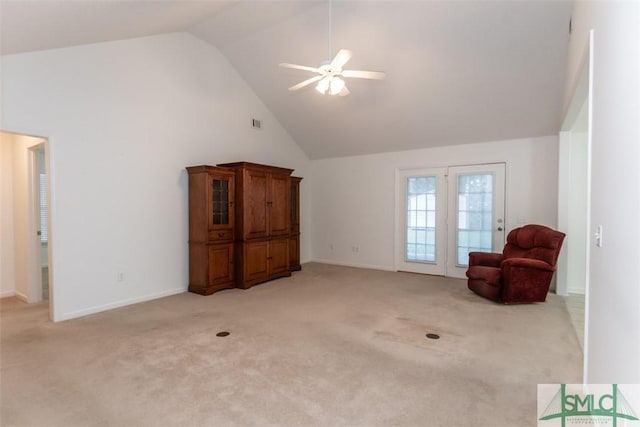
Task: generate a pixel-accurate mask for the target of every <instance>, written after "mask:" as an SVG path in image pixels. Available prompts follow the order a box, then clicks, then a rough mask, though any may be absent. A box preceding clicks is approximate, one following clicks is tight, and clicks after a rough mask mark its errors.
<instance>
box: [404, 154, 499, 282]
mask: <svg viewBox="0 0 640 427" xmlns="http://www.w3.org/2000/svg"><path fill="white" fill-rule="evenodd" d="M504 171H505V166H504V163H495V164H484V165H472V166H452V167H448V168H430V169H413V170H402V171H399V172H398V175H397V176H398V180H397V181H398V197H397V200H398V202H397V203H398V206H397V212H398V214H397V217H398V221H397V228H396V248H397V253H396V269H397V270H401V271H410V272H415V273H424V274H436V275H443V276H449V277H460V278H464V277H465V271H466V269H467V265H468V259H469V252H472V251H480V252H499V251H501V250H502V247H503V246H504V239H505V229H504V204H505V200H504V191H505V172H504Z"/></svg>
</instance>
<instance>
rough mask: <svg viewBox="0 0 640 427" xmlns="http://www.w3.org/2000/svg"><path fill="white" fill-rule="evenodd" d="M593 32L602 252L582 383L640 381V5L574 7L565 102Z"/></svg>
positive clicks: (594, 195) (595, 253) (593, 279)
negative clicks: (639, 280) (639, 220)
mask: <svg viewBox="0 0 640 427" xmlns="http://www.w3.org/2000/svg"><path fill="white" fill-rule="evenodd" d="M591 29H593V30H594V46H593V52H594V53H593V67H594V68H593V114H592V175H591V180H592V181H591V184H592V185H591V189H592V191H591V225H592V227H593V228H594V230H592V232H593V231H595V227H596V226H597V225H602V226H603V247H602V248H598V247H596V246H595V242H594V241H593V240H594V239H591V247H590V253H591V259H590V265H589V271H590V273H589V290H588V292H589V297H588V306H587V308H586V310H587V312H588V317H589V328H588V334H587V337H586V338H587V339H586V349H585V357H586V369H585V373H586V378H585V381H588V382H591V383H640V363H638V361H639V360H640V286H639V285H638V272H637V265H638V261H639V259H638V258H639V254H640V239H638V231H637V230H638V218H640V193H639V192H638V190H637V188H636V185H637V183H638V182H640V168H639V167H638V164H639V162H640V144H639V143H638V141H640V122H639V121H638V118H639V117H640V55H639V54H638V53H639V50H638V49H639V48H638V40H640V3H639V2H596V1H589V2H587V1H577V2H576V3H575V5H574V12H573V34H572V36H571V41H570V46H569V66H568V74H567V75H568V79H567V85H566V91H565V100H566V102H567V103H568V102H569V100H570V99H571V96H572V93H573V90H574V87H575V86H576V80H577V75H578V72H579V70H580V66H581V61H582V57H583V54H584V49H585V48H586V45H587V40H588V32H589V30H591Z"/></svg>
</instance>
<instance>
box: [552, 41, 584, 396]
mask: <svg viewBox="0 0 640 427" xmlns="http://www.w3.org/2000/svg"><path fill="white" fill-rule="evenodd" d="M592 49H593V31H591V32H590V33H589V40H588V44H587V47H586V49H585V54H584V59H583V62H582V67H581V68H580V71H579V73H580V74H579V76H578V79H577V83H576V87H575V88H574V91H573V96H572V98H571V100H570V102H569V106H568V109H567V112H566V115H565V118H564V121H563V123H562V127H561V131H560V134H559V153H558V154H559V155H558V166H559V167H558V228H559V229H560V230H561V231H563V232H564V233H566V234H567V239H565V248H564V250H563V251H562V252H561V253H560V257H559V259H558V267H557V285H556V293H557V294H558V295H562V296H565V297H567V298H566V300H565V301H566V303H567V311H568V312H569V316H570V318H571V321H572V323H573V326H574V329H575V331H576V335H577V337H578V341H579V343H580V345H581V347H582V349H583V382H585V383H587V382H588V378H587V371H586V366H587V359H588V347H589V346H588V338H589V333H588V332H589V259H590V249H589V248H590V244H591V243H590V242H591V233H590V229H591V123H592V114H593V109H592V86H593V52H592Z"/></svg>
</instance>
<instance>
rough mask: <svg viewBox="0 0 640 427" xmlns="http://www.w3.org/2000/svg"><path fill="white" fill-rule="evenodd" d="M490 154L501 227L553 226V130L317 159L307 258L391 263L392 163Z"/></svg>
mask: <svg viewBox="0 0 640 427" xmlns="http://www.w3.org/2000/svg"><path fill="white" fill-rule="evenodd" d="M494 162H506V175H507V192H506V199H507V203H506V218H505V225H506V227H507V230H510V229H512V228H514V227H516V226H518V225H522V224H525V223H538V224H545V225H548V226H551V227H555V226H556V216H557V211H556V210H557V180H558V174H557V168H558V138H557V137H555V136H550V137H542V138H528V139H520V140H510V141H495V142H487V143H480V144H470V145H458V146H452V147H440V148H431V149H423V150H412V151H400V152H393V153H385V154H375V155H368V156H356V157H343V158H336V159H325V160H316V161H313V163H312V168H313V174H312V176H313V180H312V181H313V182H312V185H313V190H312V193H313V200H312V218H311V221H312V231H311V237H312V238H311V241H312V244H313V258H314V259H316V260H322V261H325V262H332V263H337V264H347V265H354V266H366V267H372V268H379V269H393V268H394V209H395V208H394V200H395V193H394V191H395V187H394V186H395V170H396V169H398V168H399V169H411V168H423V167H440V166H453V165H465V164H474V163H494ZM331 245H333V249H331ZM352 246H359V249H360V250H359V252H357V253H354V252H352V250H351V248H352Z"/></svg>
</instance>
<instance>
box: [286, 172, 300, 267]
mask: <svg viewBox="0 0 640 427" xmlns="http://www.w3.org/2000/svg"><path fill="white" fill-rule="evenodd" d="M300 181H302V178H300V177H297V176H292V177H291V189H290V202H289V223H290V233H289V268H290V269H291V271H298V270H302V266H301V265H300Z"/></svg>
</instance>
